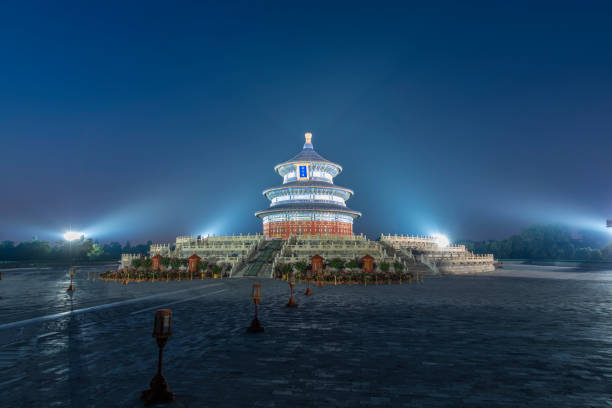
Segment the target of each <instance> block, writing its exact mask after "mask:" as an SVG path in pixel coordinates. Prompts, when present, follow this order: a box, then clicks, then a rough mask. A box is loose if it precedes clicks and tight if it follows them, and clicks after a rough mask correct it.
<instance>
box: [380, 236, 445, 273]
mask: <svg viewBox="0 0 612 408" xmlns="http://www.w3.org/2000/svg"><path fill="white" fill-rule="evenodd" d="M379 244H380V245H382V247H383V248H385V251H387V254H389V255H395V256H397V257H398V258H399V259H401V260H402V261H403V262H404V263H405V264H406V272H412V273H413V274H416V275H433V274H437V273H438V271H436V270H433V269H432V268H430V267H429V265H426V264H424V263H422V262H420V261H419V260H418V259H419V257H415V256H414V254H412V252H408V251H405V250H399V249H395V248H393V246H391V245H389V244H387V243H386V242H382V241H379Z"/></svg>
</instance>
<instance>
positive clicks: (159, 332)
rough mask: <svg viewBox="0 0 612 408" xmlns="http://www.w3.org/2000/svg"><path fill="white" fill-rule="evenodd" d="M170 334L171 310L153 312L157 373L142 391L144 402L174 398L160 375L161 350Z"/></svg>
mask: <svg viewBox="0 0 612 408" xmlns="http://www.w3.org/2000/svg"><path fill="white" fill-rule="evenodd" d="M171 335H172V311H171V310H170V309H161V310H158V311H157V312H155V325H154V327H153V337H154V338H155V340H157V347H158V348H159V356H158V360H157V374H155V377H153V379H152V380H151V383H150V384H149V385H150V387H151V388H150V389H148V390H144V391H143V392H142V399H143V400H144V401H145V402H146V403H156V402H168V401H173V400H174V393H173V392H170V391H169V390H168V383H167V382H166V379H165V378H164V376H163V375H162V361H163V351H164V346H165V345H166V342H167V341H168V338H169V337H170V336H171Z"/></svg>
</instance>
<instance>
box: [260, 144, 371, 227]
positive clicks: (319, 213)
mask: <svg viewBox="0 0 612 408" xmlns="http://www.w3.org/2000/svg"><path fill="white" fill-rule="evenodd" d="M305 136H306V143H304V147H303V149H302V151H301V152H300V153H298V154H297V155H296V156H295V157H293V158H292V159H290V160H288V161H286V162H283V163H280V164H277V165H276V166H275V167H274V171H276V172H277V173H278V175H279V176H281V177H282V178H283V184H282V185H280V186H277V187H272V188H269V189H267V190H265V191H264V192H263V194H264V195H265V196H266V198H267V199H268V200H270V208H268V209H266V210H262V211H258V212H256V213H255V216H257V217H259V218H261V220H262V222H263V234H264V235H265V236H266V237H267V238H284V239H287V238H289V237H290V236H291V235H320V234H333V235H353V220H354V219H356V218H359V217H360V216H361V213H360V212H358V211H355V210H351V209H350V208H348V207H347V206H346V201H347V200H348V199H349V198H350V197H351V196H352V195H353V194H354V193H353V190H351V189H348V188H345V187H339V186H336V185H335V184H334V177H336V176H337V175H338V174H340V172H341V171H342V166H340V165H339V164H336V163H333V162H330V161H329V160H327V159H324V158H323V157H321V155H319V154H318V153H317V152H316V151H315V150H314V148H313V145H312V134H311V133H306V135H305Z"/></svg>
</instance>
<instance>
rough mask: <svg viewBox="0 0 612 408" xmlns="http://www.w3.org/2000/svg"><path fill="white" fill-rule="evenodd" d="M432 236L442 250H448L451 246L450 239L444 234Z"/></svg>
mask: <svg viewBox="0 0 612 408" xmlns="http://www.w3.org/2000/svg"><path fill="white" fill-rule="evenodd" d="M431 236H432V237H433V238H434V239H435V240H436V244H438V246H439V247H440V248H446V247H447V246H449V245H450V241H449V239H448V237H447V236H446V235H444V234H432V235H431Z"/></svg>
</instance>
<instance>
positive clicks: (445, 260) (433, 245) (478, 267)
mask: <svg viewBox="0 0 612 408" xmlns="http://www.w3.org/2000/svg"><path fill="white" fill-rule="evenodd" d="M380 240H381V241H382V242H385V243H386V244H388V245H391V246H392V247H393V248H394V249H397V250H401V251H405V253H406V254H408V253H412V251H417V253H419V254H420V255H419V260H420V261H421V262H422V263H424V264H425V265H427V266H428V267H429V268H430V269H432V270H434V272H441V273H468V272H469V273H472V272H486V271H491V270H494V269H495V259H494V257H493V255H492V254H484V255H475V254H474V253H472V252H469V251H468V250H467V249H466V248H465V245H450V246H446V247H444V246H440V245H438V243H437V240H436V238H435V237H421V236H415V235H391V234H389V235H384V234H381V236H380Z"/></svg>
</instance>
